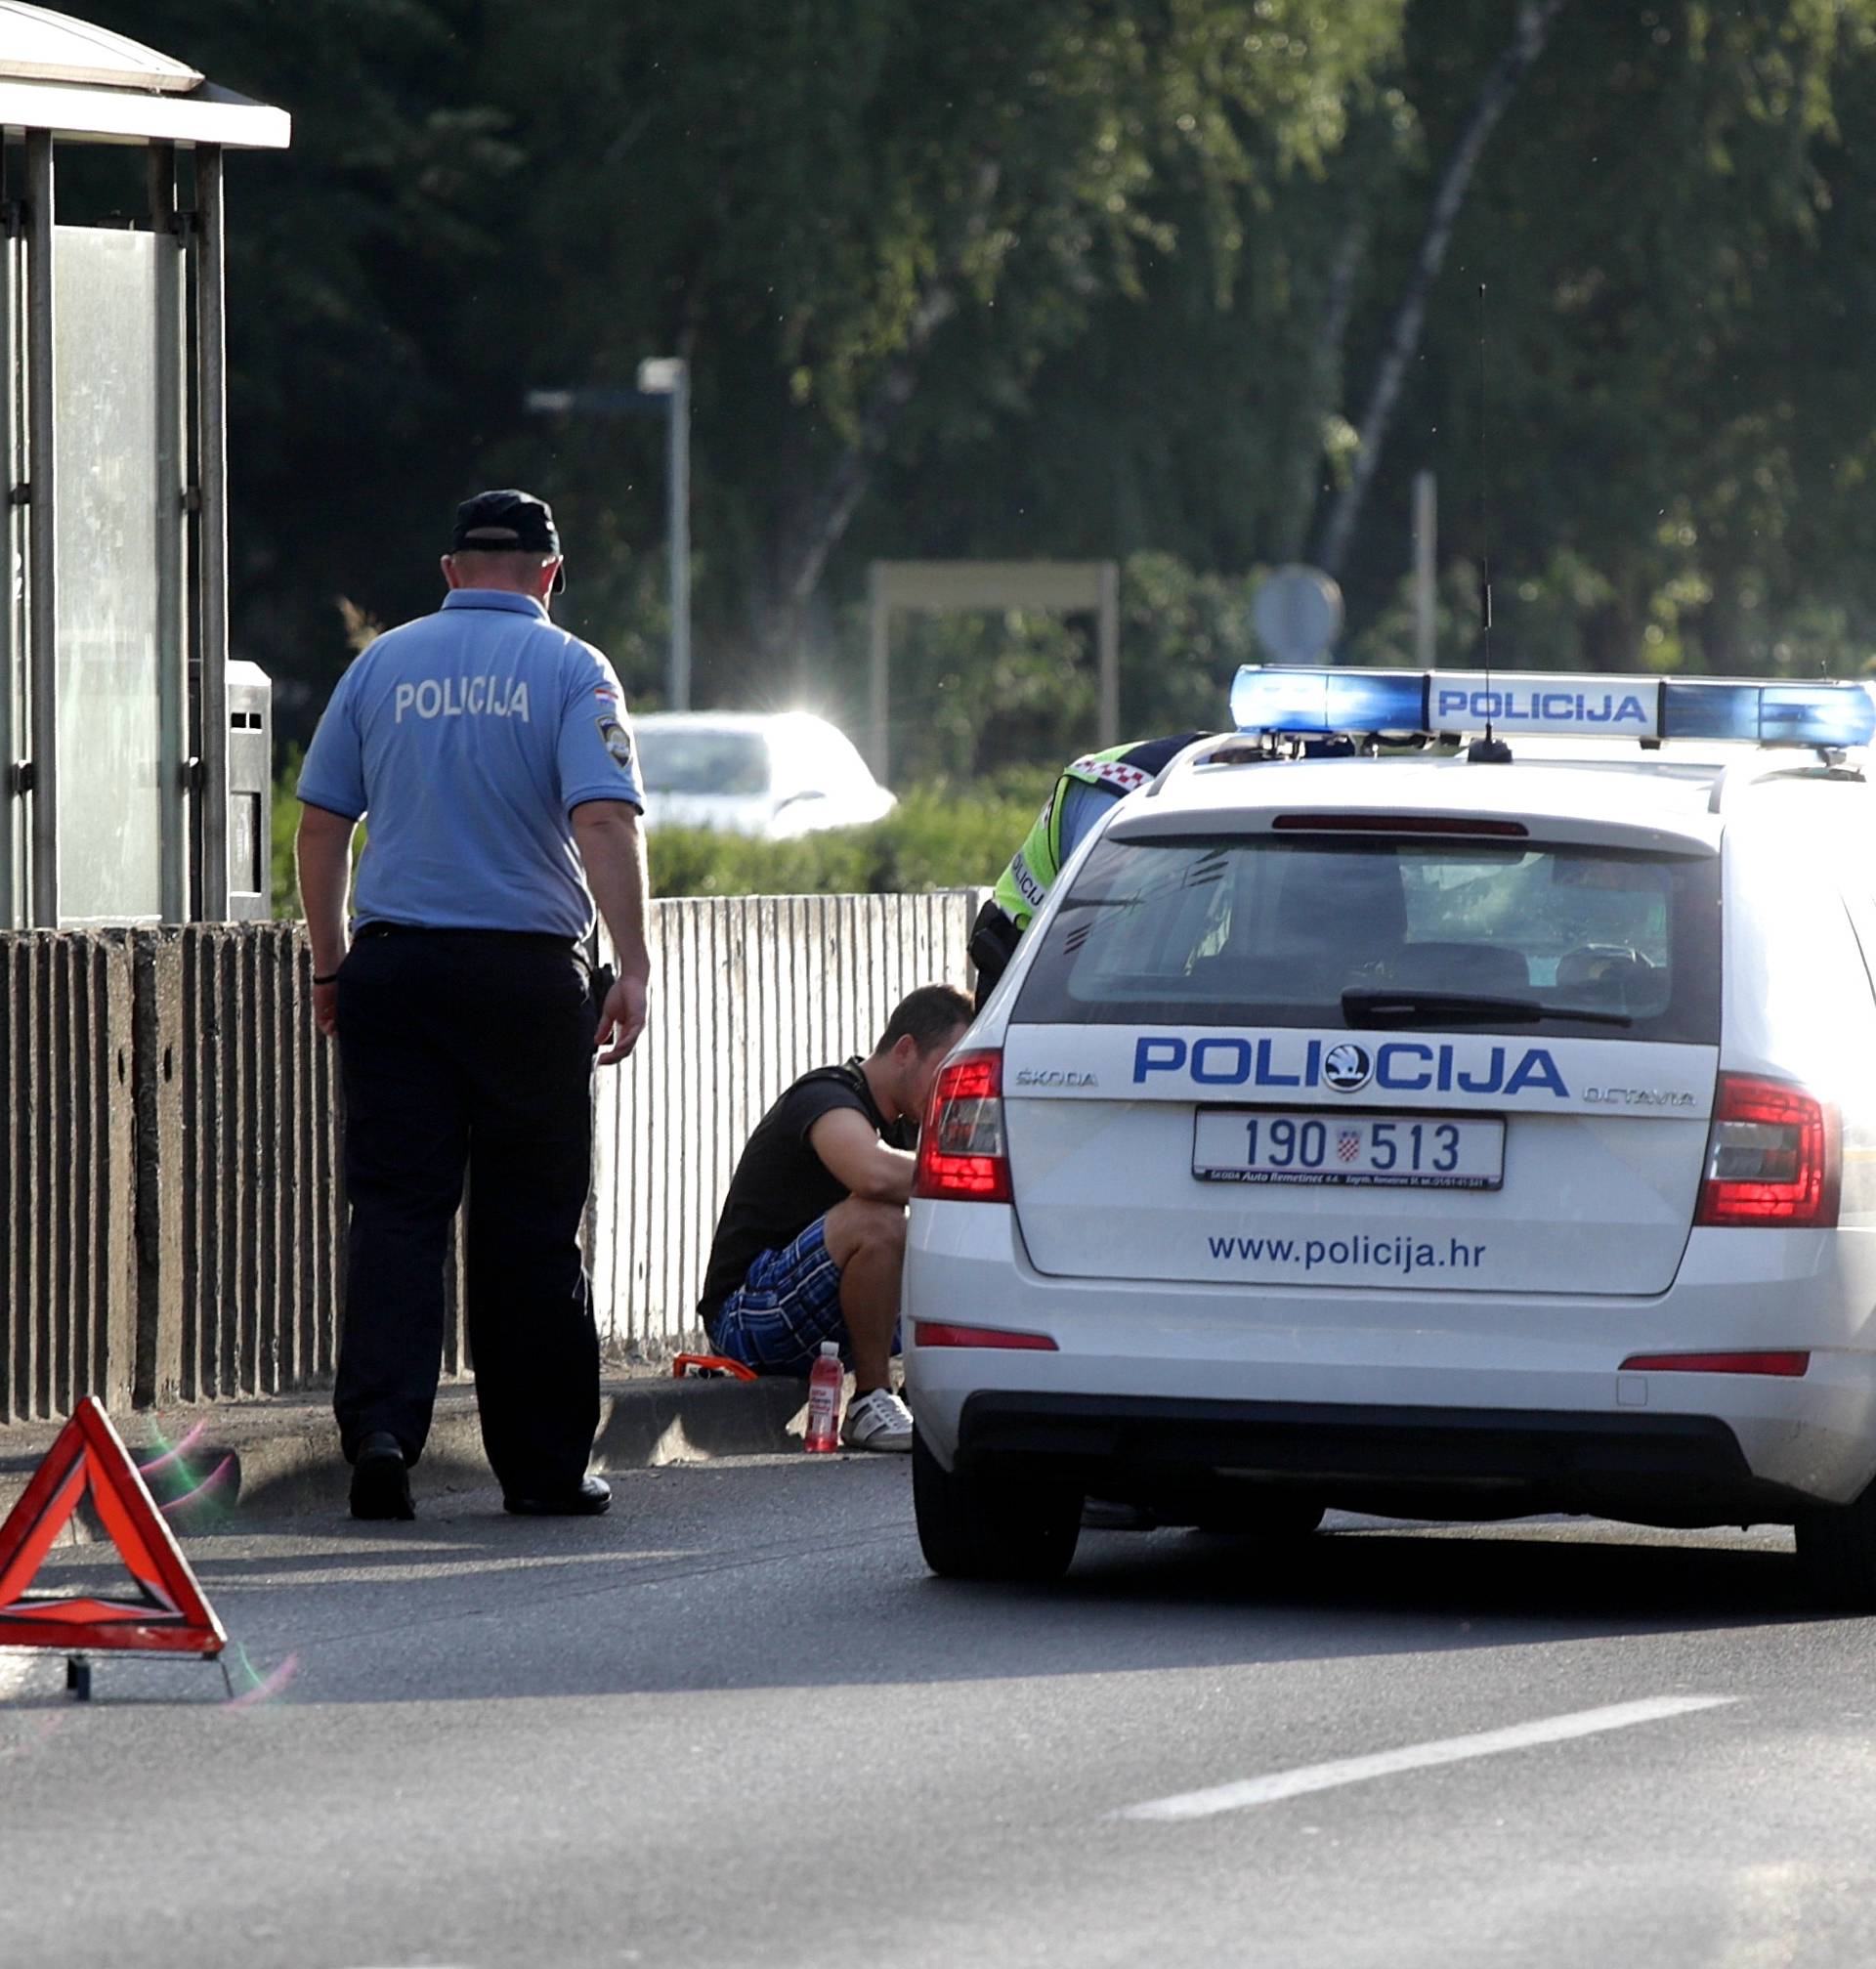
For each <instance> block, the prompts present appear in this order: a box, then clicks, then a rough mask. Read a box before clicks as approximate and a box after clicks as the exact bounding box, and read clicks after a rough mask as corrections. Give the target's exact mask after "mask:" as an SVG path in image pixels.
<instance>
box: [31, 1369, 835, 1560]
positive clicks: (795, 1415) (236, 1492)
mask: <svg viewBox="0 0 1876 1969" xmlns="http://www.w3.org/2000/svg"><path fill="white" fill-rule="evenodd" d="M806 1409H807V1385H806V1383H804V1382H799V1381H793V1380H789V1379H781V1378H778V1379H775V1380H763V1381H753V1382H742V1381H729V1380H714V1379H712V1380H703V1379H698V1378H690V1377H687V1378H685V1379H683V1380H679V1379H677V1378H676V1377H675V1376H672V1375H651V1374H647V1375H633V1376H627V1377H622V1378H621V1377H614V1378H612V1379H609V1380H607V1381H605V1382H602V1384H601V1386H600V1423H599V1435H598V1437H597V1439H596V1440H595V1442H594V1444H593V1464H592V1467H593V1469H594V1470H595V1471H597V1472H598V1473H600V1474H601V1475H602V1476H603V1475H605V1474H606V1473H608V1472H612V1471H624V1470H646V1469H652V1468H656V1467H658V1466H660V1465H662V1464H668V1463H706V1462H709V1461H710V1460H711V1459H712V1458H715V1457H719V1456H764V1455H772V1454H774V1453H776V1452H778V1451H783V1450H788V1449H792V1448H795V1447H798V1446H799V1443H800V1440H801V1433H802V1428H803V1424H804V1417H805V1415H806ZM111 1420H112V1421H113V1422H114V1423H115V1424H116V1425H117V1429H118V1433H119V1434H121V1435H122V1436H123V1438H124V1441H125V1443H126V1444H127V1445H128V1446H129V1449H130V1453H131V1457H132V1459H133V1461H135V1462H136V1463H137V1464H138V1465H139V1466H140V1467H142V1466H145V1465H149V1464H153V1463H155V1462H156V1460H157V1459H158V1458H161V1457H163V1456H164V1454H165V1452H166V1451H167V1450H168V1449H169V1448H170V1447H171V1446H172V1445H174V1444H178V1443H181V1442H183V1441H184V1440H185V1439H186V1438H188V1437H190V1436H191V1435H192V1434H193V1437H194V1439H193V1440H192V1442H191V1443H190V1447H189V1451H188V1454H187V1456H185V1457H180V1458H177V1459H176V1460H175V1461H173V1462H166V1463H165V1464H164V1465H163V1467H162V1470H161V1474H160V1475H158V1476H152V1477H151V1478H150V1487H151V1491H152V1494H153V1495H154V1496H155V1499H156V1501H157V1503H158V1504H159V1505H160V1506H161V1507H162V1510H163V1515H164V1517H165V1518H167V1519H168V1520H169V1522H170V1523H171V1524H172V1525H173V1526H174V1527H175V1528H176V1530H178V1531H179V1532H184V1533H186V1534H188V1535H189V1536H191V1537H200V1536H204V1535H208V1534H212V1533H215V1532H224V1533H226V1532H239V1531H241V1530H243V1529H244V1528H245V1527H244V1524H243V1522H242V1520H247V1519H256V1518H264V1517H265V1518H281V1517H288V1518H290V1517H299V1516H321V1517H341V1516H343V1515H344V1513H345V1509H346V1500H347V1494H348V1489H349V1485H350V1481H351V1472H350V1471H349V1469H348V1468H347V1467H346V1464H345V1462H344V1460H343V1459H342V1458H341V1457H340V1455H339V1440H338V1432H337V1429H336V1427H335V1426H334V1424H333V1421H332V1410H331V1397H330V1395H329V1394H324V1393H317V1394H302V1395H281V1396H278V1397H277V1398H274V1399H271V1400H264V1401H241V1402H226V1403H214V1404H209V1405H206V1406H203V1407H200V1408H165V1409H149V1410H139V1411H134V1412H132V1413H129V1414H123V1415H115V1416H113V1417H112V1418H111ZM59 1429H60V1425H59V1424H57V1423H31V1424H25V1425H21V1426H18V1427H12V1428H5V1429H0V1520H4V1518H5V1516H6V1514H7V1513H8V1512H9V1511H11V1510H12V1508H13V1506H14V1504H15V1502H16V1501H17V1500H18V1498H19V1496H20V1494H21V1491H23V1490H24V1489H25V1487H26V1484H27V1483H28V1482H29V1481H30V1479H31V1477H32V1473H33V1471H34V1470H36V1469H37V1468H38V1465H39V1462H40V1459H41V1458H42V1457H43V1456H44V1455H45V1453H46V1451H47V1450H48V1449H49V1448H50V1447H51V1446H52V1442H53V1439H54V1437H55V1436H57V1434H59ZM493 1482H494V1475H493V1473H492V1472H491V1471H490V1468H489V1463H488V1459H487V1458H486V1457H485V1456H484V1455H483V1450H482V1433H481V1428H480V1425H479V1423H478V1421H477V1417H476V1396H475V1388H474V1385H473V1384H472V1383H458V1384H450V1385H449V1386H447V1387H445V1388H444V1389H442V1390H441V1391H439V1392H438V1395H437V1406H436V1414H435V1417H434V1419H433V1421H432V1424H431V1430H430V1439H429V1441H428V1443H426V1444H425V1446H424V1452H423V1460H422V1461H421V1462H420V1463H419V1464H418V1465H417V1468H416V1473H415V1476H414V1479H413V1487H414V1488H415V1490H416V1492H417V1495H418V1498H419V1508H421V1499H422V1497H423V1496H424V1495H426V1494H428V1495H431V1496H436V1495H439V1494H443V1493H448V1492H450V1491H462V1490H486V1489H488V1488H490V1486H491V1485H492V1484H493ZM85 1515H86V1514H84V1513H80V1514H79V1515H78V1516H77V1517H74V1518H73V1519H72V1520H71V1522H70V1525H69V1526H68V1527H67V1531H68V1533H69V1534H71V1535H69V1536H68V1537H66V1538H64V1539H62V1541H61V1542H62V1543H72V1544H83V1543H86V1542H87V1541H88V1540H89V1537H90V1532H89V1530H88V1528H87V1527H86V1526H85V1525H84V1524H83V1521H82V1520H83V1519H84V1517H85Z"/></svg>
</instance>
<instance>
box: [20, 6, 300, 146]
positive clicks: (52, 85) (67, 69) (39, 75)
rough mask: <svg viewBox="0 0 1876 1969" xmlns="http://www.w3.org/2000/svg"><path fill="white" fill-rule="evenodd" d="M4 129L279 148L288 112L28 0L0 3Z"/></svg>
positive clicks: (129, 140)
mask: <svg viewBox="0 0 1876 1969" xmlns="http://www.w3.org/2000/svg"><path fill="white" fill-rule="evenodd" d="M0 127H4V128H5V129H6V130H8V131H26V130H50V131H52V132H53V133H54V134H55V135H56V136H60V137H65V138H75V139H78V140H80V141H82V140H85V139H90V140H92V141H104V142H107V143H112V142H114V143H137V142H143V143H152V144H186V145H187V144H220V145H226V146H229V147H230V148H233V149H242V150H283V149H285V147H286V145H287V143H288V141H289V138H290V136H291V132H292V122H291V119H290V118H289V117H288V116H287V114H286V112H285V111H284V110H281V109H274V108H270V107H268V106H267V105H266V104H264V103H256V102H254V101H252V100H251V99H250V98H248V97H246V96H239V95H236V94H235V92H234V91H233V90H231V89H222V88H218V87H217V86H216V85H215V84H214V83H212V82H210V81H208V80H207V79H206V78H205V77H204V76H203V75H202V74H201V72H200V70H198V69H195V68H192V67H191V66H190V64H188V63H187V62H182V61H178V60H177V59H176V58H175V57H174V56H170V55H163V54H160V53H158V52H157V50H155V49H154V48H147V47H145V46H144V45H143V43H141V42H138V41H133V40H131V39H129V37H128V36H126V35H123V34H113V33H111V32H110V31H109V30H108V29H107V28H104V27H96V26H93V25H92V24H91V23H90V22H89V21H78V20H74V19H73V18H72V17H71V16H70V15H68V14H55V13H53V12H52V10H51V9H50V8H46V7H35V6H32V5H29V4H28V0H0Z"/></svg>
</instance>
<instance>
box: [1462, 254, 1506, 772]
mask: <svg viewBox="0 0 1876 1969" xmlns="http://www.w3.org/2000/svg"><path fill="white" fill-rule="evenodd" d="M1486 408H1487V406H1486V400H1485V282H1484V281H1483V280H1481V281H1480V282H1479V283H1478V627H1479V633H1480V635H1481V637H1482V638H1483V640H1484V645H1485V702H1486V704H1487V705H1488V706H1489V705H1490V704H1491V701H1492V532H1491V473H1490V463H1491V461H1490V456H1489V454H1488V452H1487V450H1486ZM1466 757H1467V760H1468V761H1469V763H1471V764H1472V765H1475V766H1509V765H1510V764H1511V762H1512V749H1511V747H1510V746H1508V745H1507V744H1506V743H1505V741H1504V740H1503V739H1495V738H1493V736H1492V714H1491V712H1490V710H1489V709H1488V710H1487V711H1486V713H1485V736H1484V737H1483V738H1482V739H1474V740H1473V741H1472V742H1471V745H1470V746H1468V747H1467V748H1466Z"/></svg>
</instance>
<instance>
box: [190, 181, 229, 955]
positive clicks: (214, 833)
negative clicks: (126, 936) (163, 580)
mask: <svg viewBox="0 0 1876 1969" xmlns="http://www.w3.org/2000/svg"><path fill="white" fill-rule="evenodd" d="M195 224H196V251H197V255H198V258H197V261H196V268H195V349H196V364H197V373H198V375H199V378H200V382H199V386H198V388H197V391H196V399H197V406H196V437H195V447H196V449H195V494H196V513H195V527H196V535H195V537H196V581H197V599H196V608H197V621H199V623H200V664H199V671H198V674H197V678H196V692H197V703H198V704H199V706H200V730H199V733H198V734H197V737H196V742H195V744H196V751H195V755H196V758H197V760H198V761H199V764H198V766H197V769H196V775H195V793H196V799H195V849H196V854H195V902H194V909H193V911H192V915H193V917H194V918H195V919H196V920H198V921H204V922H220V921H221V920H223V919H225V918H226V917H227V915H228V335H227V313H226V302H225V295H226V261H225V254H226V231H225V220H224V212H223V204H222V151H221V147H220V146H219V145H203V146H202V147H201V148H200V149H198V150H196V152H195Z"/></svg>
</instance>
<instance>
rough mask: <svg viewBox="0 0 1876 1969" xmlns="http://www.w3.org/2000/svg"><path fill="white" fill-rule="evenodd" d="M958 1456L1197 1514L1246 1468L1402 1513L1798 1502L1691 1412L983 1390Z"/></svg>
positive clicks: (1659, 1511)
mask: <svg viewBox="0 0 1876 1969" xmlns="http://www.w3.org/2000/svg"><path fill="white" fill-rule="evenodd" d="M955 1457H956V1460H957V1461H958V1462H959V1463H962V1464H964V1465H966V1466H971V1467H985V1466H989V1465H993V1464H995V1465H1002V1466H1003V1467H1005V1468H1007V1467H1012V1466H1020V1467H1022V1468H1024V1469H1027V1470H1031V1471H1033V1472H1034V1473H1035V1474H1037V1475H1038V1476H1044V1475H1046V1476H1050V1477H1060V1478H1063V1479H1066V1480H1068V1481H1070V1482H1072V1483H1074V1484H1075V1485H1076V1486H1077V1487H1078V1488H1080V1489H1082V1490H1084V1491H1087V1492H1091V1493H1094V1494H1098V1495H1100V1496H1106V1497H1126V1498H1135V1499H1138V1500H1140V1501H1142V1502H1155V1503H1158V1504H1160V1505H1162V1506H1170V1507H1171V1509H1172V1513H1173V1514H1174V1515H1176V1514H1177V1511H1178V1509H1179V1507H1180V1506H1182V1505H1183V1506H1188V1507H1190V1513H1189V1515H1192V1516H1201V1517H1202V1516H1204V1515H1205V1514H1206V1509H1207V1506H1208V1504H1213V1503H1215V1502H1217V1501H1219V1500H1220V1499H1222V1498H1224V1497H1227V1496H1229V1495H1230V1494H1231V1493H1233V1492H1239V1493H1241V1491H1242V1486H1243V1485H1244V1484H1245V1483H1246V1482H1255V1483H1261V1484H1269V1485H1278V1486H1282V1487H1284V1488H1286V1489H1291V1490H1298V1491H1306V1492H1307V1493H1308V1494H1309V1495H1310V1497H1311V1498H1312V1499H1313V1500H1316V1501H1319V1502H1321V1503H1323V1504H1325V1505H1327V1506H1331V1507H1335V1508H1340V1509H1343V1510H1353V1511H1371V1512H1379V1513H1382V1514H1384V1515H1395V1516H1405V1517H1420V1516H1427V1515H1440V1516H1462V1517H1463V1516H1477V1517H1485V1518H1497V1517H1521V1516H1524V1515H1526V1514H1529V1513H1533V1512H1546V1511H1577V1512H1595V1513H1599V1514H1601V1515H1604V1516H1610V1517H1619V1518H1629V1519H1636V1520H1641V1521H1643V1522H1648V1523H1660V1524H1708V1523H1713V1522H1716V1521H1731V1520H1734V1519H1736V1518H1737V1519H1741V1520H1749V1521H1754V1522H1757V1521H1778V1520H1789V1519H1791V1518H1793V1517H1795V1516H1796V1515H1797V1513H1798V1511H1799V1510H1801V1509H1802V1507H1803V1505H1804V1504H1805V1502H1806V1500H1805V1498H1804V1497H1802V1496H1801V1495H1800V1494H1798V1493H1796V1492H1794V1491H1792V1490H1790V1489H1788V1488H1787V1487H1785V1486H1783V1485H1781V1484H1778V1483H1770V1482H1767V1481H1765V1480H1764V1479H1761V1478H1759V1477H1755V1476H1754V1475H1753V1473H1752V1470H1751V1468H1750V1466H1749V1465H1748V1464H1747V1462H1746V1458H1745V1454H1744V1452H1743V1450H1742V1449H1741V1448H1740V1446H1739V1440H1738V1437H1737V1436H1736V1435H1735V1434H1733V1432H1732V1430H1731V1429H1729V1428H1728V1427H1727V1424H1726V1423H1724V1422H1722V1421H1720V1420H1719V1419H1718V1418H1717V1417H1714V1416H1697V1415H1617V1416H1607V1417H1587V1416H1584V1415H1581V1414H1570V1413H1555V1412H1543V1411H1537V1410H1504V1409H1426V1408H1386V1407H1347V1406H1337V1405H1335V1404H1330V1403H1301V1402H1297V1403H1286V1402H1254V1401H1207V1400H1193V1399H1182V1400H1180V1399H1172V1400H1169V1399H1152V1398H1142V1397H1112V1396H1109V1397H1095V1396H1088V1395H1075V1394H1061V1395H1047V1394H1034V1393H1029V1394H1012V1393H1000V1392H994V1391H978V1392H976V1393H973V1394H970V1395H967V1396H966V1397H965V1399H964V1402H963V1405H962V1409H961V1411H960V1415H959V1435H958V1443H957V1448H956V1451H955Z"/></svg>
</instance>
